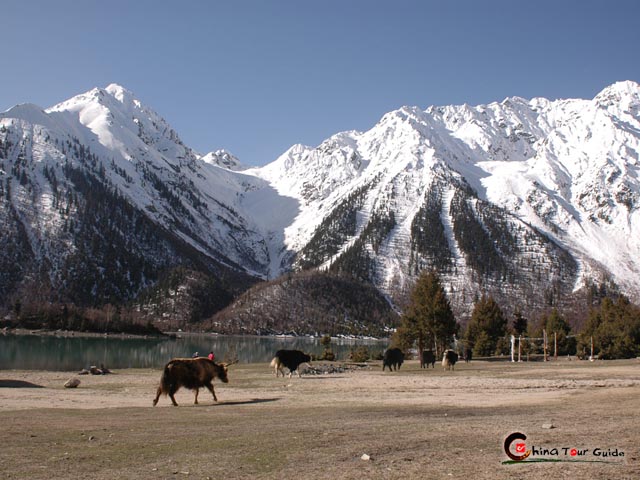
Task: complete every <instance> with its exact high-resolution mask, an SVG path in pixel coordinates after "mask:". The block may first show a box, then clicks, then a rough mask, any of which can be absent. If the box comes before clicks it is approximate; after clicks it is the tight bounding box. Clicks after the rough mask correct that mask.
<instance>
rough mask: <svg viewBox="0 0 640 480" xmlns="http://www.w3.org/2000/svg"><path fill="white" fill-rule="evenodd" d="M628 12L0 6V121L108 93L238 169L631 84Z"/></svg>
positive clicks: (495, 6)
mask: <svg viewBox="0 0 640 480" xmlns="http://www.w3.org/2000/svg"><path fill="white" fill-rule="evenodd" d="M639 20H640V1H637V0H598V1H595V0H551V1H548V0H535V1H534V0H522V1H519V0H508V1H507V0H504V1H502V0H500V1H498V0H466V1H463V0H458V1H457V0H441V1H435V0H434V1H429V0H388V1H378V0H315V1H311V0H272V1H269V0H255V1H249V0H224V1H214V0H211V1H204V0H203V1H188V0H185V1H162V0H135V1H134V0H131V1H128V0H127V1H124V0H117V1H105V0H82V1H80V0H56V1H51V0H38V1H35V0H34V1H32V0H20V1H17V0H15V1H14V0H10V1H7V0H0V24H1V25H2V28H1V30H0V32H1V33H0V42H1V48H0V52H1V54H0V59H1V60H0V62H1V63H0V65H2V67H1V68H0V111H4V110H6V109H8V108H10V107H12V106H13V105H15V104H17V103H23V102H31V103H35V104H37V105H40V106H42V107H45V108H46V107H49V106H52V105H54V104H56V103H58V102H60V101H63V100H66V99H67V98H70V97H72V96H74V95H76V94H79V93H83V92H85V91H87V90H90V89H91V88H93V87H96V86H100V87H105V86H107V85H108V84H110V83H119V84H121V85H123V86H125V87H126V88H128V89H129V90H131V91H133V92H134V93H135V94H136V96H137V97H138V98H139V99H140V100H141V101H142V102H143V103H145V104H146V105H148V106H150V107H151V108H153V109H154V110H156V111H157V112H158V113H159V114H160V115H162V116H163V117H164V118H165V119H166V120H167V121H168V122H169V123H170V124H171V125H172V126H173V127H174V128H175V130H176V131H177V132H178V134H179V135H180V136H181V137H182V139H183V141H185V143H187V144H188V145H189V146H191V147H193V148H195V149H196V150H197V151H200V152H201V153H206V152H208V151H210V150H215V149H219V148H225V149H227V150H229V151H231V152H233V153H234V154H236V155H237V156H238V157H239V158H240V160H241V161H243V162H244V163H246V164H249V165H262V164H265V163H267V162H270V161H272V160H275V159H276V158H277V157H278V156H279V155H280V154H282V153H283V152H284V151H285V150H286V149H287V148H289V147H290V146H291V145H293V144H295V143H304V144H308V145H317V144H319V143H320V142H321V141H322V140H324V139H325V138H327V137H329V136H330V135H332V134H334V133H337V132H340V131H343V130H352V129H355V130H367V129H369V128H371V127H372V126H373V125H375V123H376V122H377V121H378V120H379V119H380V117H381V116H382V115H383V114H384V113H386V112H388V111H390V110H394V109H396V108H399V107H401V106H402V105H417V106H419V107H421V108H426V107H428V106H430V105H449V104H461V103H469V104H472V105H477V104H481V103H490V102H492V101H501V100H503V99H504V98H505V97H507V96H512V95H518V96H521V97H525V98H532V97H539V96H540V97H547V98H552V99H555V98H592V97H593V96H594V95H596V94H597V93H598V92H599V91H600V90H602V89H603V88H604V87H606V86H607V85H609V84H611V83H613V82H615V81H619V80H634V81H637V82H640V28H639V23H638V22H639Z"/></svg>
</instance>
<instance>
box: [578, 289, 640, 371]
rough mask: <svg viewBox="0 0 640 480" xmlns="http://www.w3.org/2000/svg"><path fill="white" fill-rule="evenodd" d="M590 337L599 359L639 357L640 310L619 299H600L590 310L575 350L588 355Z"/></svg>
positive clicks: (624, 298)
mask: <svg viewBox="0 0 640 480" xmlns="http://www.w3.org/2000/svg"><path fill="white" fill-rule="evenodd" d="M591 337H593V343H594V347H595V351H594V353H595V354H597V355H598V356H599V357H600V358H604V359H613V358H634V357H636V356H638V355H639V354H640V307H638V306H636V305H633V304H631V303H630V302H629V300H628V299H627V298H626V297H624V296H620V297H619V298H617V299H616V300H612V299H610V298H604V299H603V300H602V303H601V305H600V306H599V308H595V309H593V310H591V312H590V313H589V319H588V320H587V325H586V327H585V329H584V330H583V332H582V335H581V341H580V346H579V349H580V351H584V352H589V351H590V348H591V345H590V344H591Z"/></svg>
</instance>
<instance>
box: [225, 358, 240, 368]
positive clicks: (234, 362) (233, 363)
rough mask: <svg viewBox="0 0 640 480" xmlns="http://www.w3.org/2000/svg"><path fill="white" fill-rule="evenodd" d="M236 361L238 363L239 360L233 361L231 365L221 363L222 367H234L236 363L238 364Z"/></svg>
mask: <svg viewBox="0 0 640 480" xmlns="http://www.w3.org/2000/svg"><path fill="white" fill-rule="evenodd" d="M238 361H239V360H238V359H236V360H234V361H233V362H231V363H223V364H222V365H223V366H224V367H230V366H231V365H235V364H236V363H238Z"/></svg>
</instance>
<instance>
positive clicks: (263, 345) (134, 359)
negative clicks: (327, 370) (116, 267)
mask: <svg viewBox="0 0 640 480" xmlns="http://www.w3.org/2000/svg"><path fill="white" fill-rule="evenodd" d="M362 345H364V346H366V347H367V348H368V349H369V352H370V354H371V355H372V356H376V355H377V354H381V353H382V352H383V351H384V350H385V348H386V347H387V346H388V340H386V339H385V340H377V339H369V338H332V339H331V345H330V348H331V350H332V351H333V353H334V354H335V356H336V360H347V359H348V358H349V353H350V352H351V349H352V348H354V347H358V346H362ZM280 349H296V350H302V351H304V352H306V353H309V354H313V355H320V354H321V353H322V352H323V350H324V347H323V346H322V345H321V344H320V338H319V337H311V336H252V335H246V336H234V335H216V334H205V333H203V334H193V333H176V334H171V335H166V336H161V337H138V336H127V335H117V334H109V335H82V334H79V333H75V334H74V333H70V332H57V333H56V332H54V333H46V334H40V333H38V332H34V333H20V334H14V333H4V334H0V370H14V369H16V370H49V371H79V370H82V369H83V368H89V367H90V366H92V365H95V366H98V367H100V366H104V367H105V368H109V369H112V370H113V369H125V368H162V367H163V366H164V365H165V364H166V363H167V362H168V361H169V360H171V359H172V358H176V357H191V356H193V355H194V354H196V352H197V354H198V355H200V356H207V355H208V354H209V352H213V353H214V355H215V359H216V361H220V362H222V361H226V360H229V359H234V358H237V359H238V361H239V362H240V363H261V362H270V361H271V359H272V358H273V356H274V354H275V352H276V351H277V350H280Z"/></svg>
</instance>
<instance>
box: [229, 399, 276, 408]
mask: <svg viewBox="0 0 640 480" xmlns="http://www.w3.org/2000/svg"><path fill="white" fill-rule="evenodd" d="M278 400H280V398H252V399H251V400H242V401H240V400H238V401H230V402H227V401H224V402H220V403H218V404H217V405H218V406H221V407H223V406H225V405H254V404H257V403H269V402H277V401H278Z"/></svg>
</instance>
